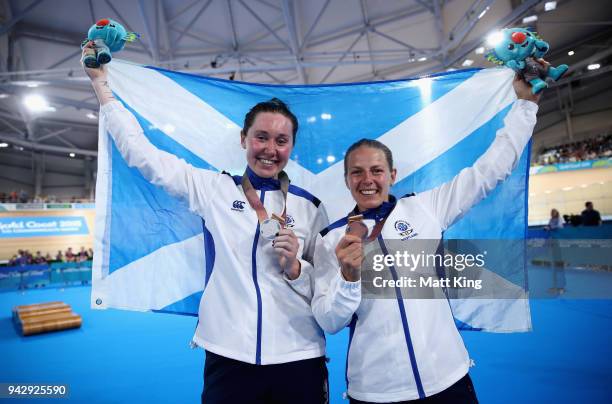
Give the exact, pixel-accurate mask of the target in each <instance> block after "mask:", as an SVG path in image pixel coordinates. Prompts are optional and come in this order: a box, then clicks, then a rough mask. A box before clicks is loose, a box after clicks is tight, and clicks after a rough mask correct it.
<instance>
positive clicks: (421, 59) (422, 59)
mask: <svg viewBox="0 0 612 404" xmlns="http://www.w3.org/2000/svg"><path fill="white" fill-rule="evenodd" d="M417 60H418V61H419V62H424V61H426V60H427V58H426V57H425V56H423V57H420V58H418V59H417Z"/></svg>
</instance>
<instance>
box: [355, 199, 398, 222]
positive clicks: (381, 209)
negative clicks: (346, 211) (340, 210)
mask: <svg viewBox="0 0 612 404" xmlns="http://www.w3.org/2000/svg"><path fill="white" fill-rule="evenodd" d="M396 204H397V199H396V198H395V197H394V196H393V195H389V200H388V201H386V202H383V203H382V204H381V205H380V206H378V207H376V208H371V209H367V210H365V211H364V212H361V214H362V215H363V217H364V218H365V219H374V220H376V221H377V222H378V221H379V220H382V219H384V218H386V217H387V216H389V214H391V211H392V210H393V209H394V208H395V205H396ZM358 214H360V213H359V208H358V207H357V206H355V209H353V212H352V213H351V215H358Z"/></svg>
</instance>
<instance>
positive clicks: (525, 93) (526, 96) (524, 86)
mask: <svg viewBox="0 0 612 404" xmlns="http://www.w3.org/2000/svg"><path fill="white" fill-rule="evenodd" d="M512 87H514V92H515V93H516V98H518V99H519V100H527V101H531V102H535V103H536V104H537V103H539V102H540V98H541V97H542V92H541V91H540V92H539V93H538V94H533V93H532V92H531V85H530V84H529V83H527V82H526V81H525V80H524V79H523V78H521V76H519V75H518V74H516V75H515V76H514V80H513V81H512Z"/></svg>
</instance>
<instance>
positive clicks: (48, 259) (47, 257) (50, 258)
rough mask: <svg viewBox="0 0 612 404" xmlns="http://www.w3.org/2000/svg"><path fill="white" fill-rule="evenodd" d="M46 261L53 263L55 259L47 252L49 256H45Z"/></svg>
mask: <svg viewBox="0 0 612 404" xmlns="http://www.w3.org/2000/svg"><path fill="white" fill-rule="evenodd" d="M45 261H47V262H51V261H53V258H52V257H51V254H49V253H48V252H47V254H45Z"/></svg>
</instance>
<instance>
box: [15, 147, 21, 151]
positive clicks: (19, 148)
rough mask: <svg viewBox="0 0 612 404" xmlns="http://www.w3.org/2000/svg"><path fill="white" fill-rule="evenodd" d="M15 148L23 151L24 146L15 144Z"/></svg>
mask: <svg viewBox="0 0 612 404" xmlns="http://www.w3.org/2000/svg"><path fill="white" fill-rule="evenodd" d="M15 149H17V150H19V151H23V147H21V146H15Z"/></svg>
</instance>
